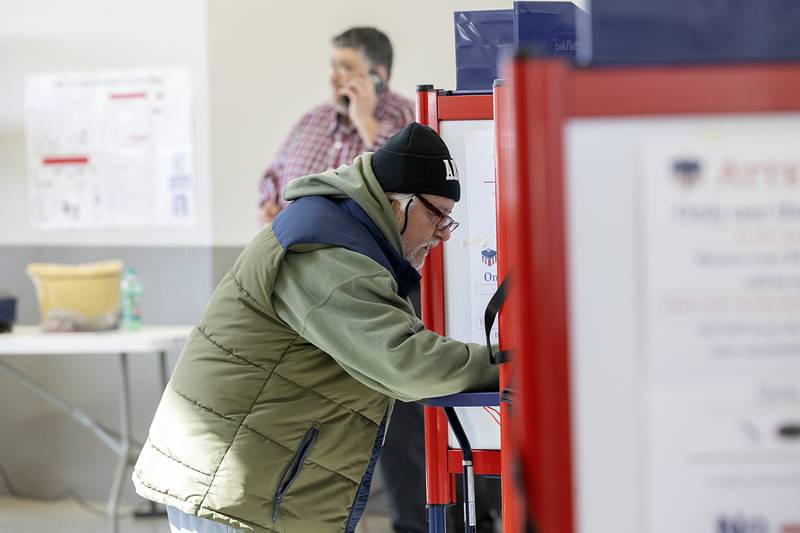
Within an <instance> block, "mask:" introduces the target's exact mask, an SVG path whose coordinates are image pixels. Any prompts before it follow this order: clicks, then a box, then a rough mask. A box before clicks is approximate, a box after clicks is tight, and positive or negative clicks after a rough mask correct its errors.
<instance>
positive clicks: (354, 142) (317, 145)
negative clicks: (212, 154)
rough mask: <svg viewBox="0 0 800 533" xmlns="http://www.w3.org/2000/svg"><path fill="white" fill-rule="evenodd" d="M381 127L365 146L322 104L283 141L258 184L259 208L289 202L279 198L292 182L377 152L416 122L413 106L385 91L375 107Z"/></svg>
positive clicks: (332, 108)
mask: <svg viewBox="0 0 800 533" xmlns="http://www.w3.org/2000/svg"><path fill="white" fill-rule="evenodd" d="M375 119H376V120H377V121H378V123H379V127H378V132H377V135H376V137H375V142H373V143H372V145H371V146H367V145H366V144H364V141H363V140H362V139H361V137H360V136H359V134H358V130H356V127H355V126H354V125H353V124H352V123H351V122H350V121H349V120H345V119H344V117H343V116H342V115H341V114H340V113H339V112H338V111H337V109H336V107H335V106H334V105H333V104H323V105H320V106H318V107H315V108H314V109H312V110H311V111H309V112H308V113H306V114H305V115H304V116H303V118H301V119H300V121H299V122H298V123H297V124H295V126H294V127H293V128H292V130H291V131H290V132H289V135H288V136H287V137H286V140H284V142H283V145H282V146H281V148H280V150H279V151H278V155H277V156H276V157H275V160H274V161H273V162H272V165H271V166H270V167H269V168H268V169H267V171H266V172H265V173H264V176H263V177H262V178H261V183H260V184H259V201H258V203H259V205H261V204H263V203H264V202H267V201H270V202H279V203H280V204H281V205H283V206H285V205H286V203H287V202H286V201H285V200H284V199H283V197H282V196H281V195H280V191H281V190H282V189H283V186H284V185H286V184H287V183H288V182H289V181H290V180H293V179H294V178H299V177H301V176H307V175H309V174H317V173H320V172H324V171H326V170H329V169H332V168H337V167H339V166H340V165H343V164H349V163H351V162H352V161H353V159H355V157H356V156H358V155H360V154H361V153H363V152H374V151H375V150H377V149H378V148H380V147H381V146H383V145H384V143H386V141H387V140H389V137H391V136H392V135H394V134H395V133H397V132H398V131H400V130H401V129H402V128H403V127H404V126H405V125H406V124H408V123H410V122H413V121H414V103H413V102H412V101H411V100H409V99H408V98H404V97H402V96H400V95H399V94H397V93H393V92H391V91H386V92H385V93H384V94H383V95H382V96H381V97H380V99H379V100H378V105H377V106H376V107H375Z"/></svg>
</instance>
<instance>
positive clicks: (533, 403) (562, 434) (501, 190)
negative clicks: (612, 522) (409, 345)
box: [429, 57, 800, 533]
mask: <svg viewBox="0 0 800 533" xmlns="http://www.w3.org/2000/svg"><path fill="white" fill-rule="evenodd" d="M508 90H509V92H510V94H509V100H510V104H509V105H510V106H511V107H510V108H509V109H510V110H511V113H510V120H509V121H508V122H507V123H505V124H503V125H500V126H499V127H498V131H499V136H500V137H503V136H505V137H506V138H507V139H513V146H512V147H511V149H510V151H508V152H506V157H510V158H511V160H512V162H511V165H510V166H509V168H508V172H504V173H503V174H502V177H503V178H504V179H502V180H498V183H497V198H498V207H499V209H498V227H499V228H513V229H514V231H513V232H511V233H507V234H505V239H506V242H505V243H503V242H500V243H498V255H499V257H502V258H504V261H505V262H506V268H507V266H508V265H511V266H513V268H514V287H513V289H512V290H511V292H510V294H509V298H508V301H507V302H506V305H505V308H504V313H507V315H508V316H514V317H515V319H514V321H513V322H511V321H510V320H506V321H501V323H500V339H501V341H504V342H505V343H506V346H508V347H510V348H511V349H512V351H513V355H514V370H515V390H516V391H517V396H516V398H515V399H516V401H515V404H514V408H515V411H514V426H513V428H512V430H513V444H514V448H515V449H516V450H518V451H519V453H518V455H517V456H516V457H515V461H519V462H520V468H521V478H522V488H521V490H522V492H521V494H519V498H520V502H521V506H524V507H525V510H524V513H525V515H526V516H527V519H528V520H530V521H531V523H532V524H533V525H534V526H535V531H537V533H576V529H575V523H576V518H575V508H574V505H575V500H574V498H573V494H574V492H575V490H574V468H573V459H572V457H573V456H572V450H571V446H572V442H573V439H572V429H571V415H570V413H571V411H570V409H571V407H570V381H569V364H570V361H569V336H568V335H569V324H568V304H567V302H568V300H567V291H568V286H567V279H566V272H567V270H566V268H567V264H568V263H567V247H566V239H565V230H566V228H565V207H564V206H565V192H564V191H565V183H564V155H563V154H564V146H563V139H564V126H565V124H566V122H567V121H568V120H569V119H571V118H592V117H594V118H597V117H608V118H614V117H633V116H670V115H704V114H727V113H770V112H798V111H800V65H798V64H771V65H766V64H765V65H728V66H702V67H700V66H680V67H676V66H673V67H659V68H652V67H649V68H642V67H638V68H603V69H591V68H590V69H573V68H571V67H570V66H569V65H567V64H566V63H565V62H563V61H560V60H556V59H542V58H538V59H537V58H525V57H518V58H515V59H514V60H513V62H512V64H511V68H510V76H509V84H508ZM504 128H505V129H504ZM509 145H510V143H509ZM501 148H502V144H501ZM503 159H504V156H503V154H500V157H498V160H503ZM505 161H508V159H505ZM436 268H439V269H440V268H441V267H440V266H439V267H437V266H433V269H436ZM437 272H438V271H437ZM429 297H436V296H435V295H431V296H429ZM439 297H441V296H439ZM429 305H430V304H429ZM434 308H435V307H434ZM501 318H502V317H501ZM522 443H524V446H523V445H522ZM504 446H505V444H504ZM523 525H524V524H523V523H522V522H520V526H523ZM521 530H522V529H521V528H520V529H518V530H515V531H521Z"/></svg>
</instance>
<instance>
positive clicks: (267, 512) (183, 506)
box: [133, 123, 497, 533]
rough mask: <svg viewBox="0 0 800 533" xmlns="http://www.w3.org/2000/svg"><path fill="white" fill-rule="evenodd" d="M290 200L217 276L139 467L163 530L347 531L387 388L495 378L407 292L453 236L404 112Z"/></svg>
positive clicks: (437, 150)
mask: <svg viewBox="0 0 800 533" xmlns="http://www.w3.org/2000/svg"><path fill="white" fill-rule="evenodd" d="M283 194H284V197H285V198H286V199H287V200H290V201H291V204H290V205H289V206H288V207H287V208H286V209H284V210H283V211H281V213H280V214H279V215H278V216H277V217H276V218H275V220H274V221H273V223H272V224H271V225H268V226H267V227H265V228H264V230H262V231H261V233H259V234H258V235H257V236H256V237H255V238H254V239H253V241H252V242H251V243H250V244H249V245H248V246H247V248H246V249H245V250H244V251H243V252H242V254H241V255H240V256H239V258H238V259H237V261H236V263H235V264H234V266H233V268H232V269H231V271H230V272H228V274H226V276H225V277H224V278H223V280H222V282H221V283H220V285H219V286H218V287H217V289H216V290H215V291H214V294H213V295H212V297H211V301H210V302H209V304H208V306H207V308H206V310H205V312H204V314H203V317H202V318H201V320H200V323H199V324H198V326H197V327H196V328H195V329H194V330H193V332H192V334H191V335H190V337H189V339H188V341H187V343H186V346H185V348H184V350H183V353H182V354H181V357H180V359H179V361H178V364H177V366H176V368H175V371H174V373H173V375H172V379H171V380H170V382H169V385H168V387H167V389H166V391H165V392H164V396H163V398H162V400H161V403H160V405H159V407H158V410H157V412H156V415H155V418H154V419H153V423H152V426H151V428H150V435H149V437H148V439H147V442H146V443H145V445H144V448H143V450H142V453H141V455H140V456H139V460H138V462H137V464H136V467H135V469H134V474H133V481H134V484H135V486H136V490H137V492H138V493H139V494H140V495H142V496H143V497H145V498H148V499H151V500H153V501H156V502H159V503H162V504H165V505H167V506H168V514H169V518H170V523H171V526H172V528H173V531H183V532H230V531H257V532H264V531H268V532H280V533H326V532H345V533H352V532H353V531H355V528H356V525H357V523H358V520H359V519H360V517H361V515H362V514H363V511H364V507H365V506H366V501H367V496H368V494H369V485H370V482H371V479H372V472H373V470H374V466H375V462H376V461H377V458H378V455H379V453H380V448H381V444H382V442H383V437H384V434H385V431H386V427H387V425H388V423H389V419H390V416H391V411H392V405H393V403H394V400H395V399H397V400H403V401H417V400H420V399H423V398H430V397H436V396H444V395H448V394H454V393H457V392H462V391H465V390H492V389H494V390H496V388H497V371H496V369H495V368H494V367H492V366H491V365H490V364H489V360H488V353H487V349H486V348H485V347H482V346H479V345H477V344H465V343H462V342H459V341H456V340H453V339H449V338H447V337H442V336H439V335H436V334H435V333H433V332H431V331H428V330H426V329H425V328H424V326H423V324H422V323H421V322H420V320H419V319H418V318H417V317H416V316H415V314H414V309H413V307H412V306H411V304H410V303H409V301H408V299H407V295H408V291H409V290H410V289H411V288H412V287H414V286H415V285H416V284H417V283H418V282H419V274H418V272H417V270H418V269H420V268H421V267H422V264H423V262H424V260H425V256H426V255H427V254H428V252H429V251H430V249H431V248H433V247H434V246H437V245H438V244H439V243H440V242H442V241H446V240H448V239H449V238H450V235H451V233H452V231H454V230H455V229H456V227H457V226H458V223H457V222H456V221H454V220H453V219H452V218H451V217H450V215H449V214H450V211H451V210H452V208H453V206H454V204H455V202H457V201H458V200H459V199H460V195H461V191H460V185H459V182H458V171H457V169H456V166H455V163H454V162H453V160H452V158H451V157H450V152H449V150H448V149H447V146H446V145H445V144H444V142H443V141H442V140H441V139H440V138H439V136H438V135H437V134H436V133H435V132H434V131H433V130H431V129H430V128H428V127H426V126H422V125H420V124H416V123H412V124H410V125H409V126H407V127H406V128H404V129H403V130H401V131H400V132H399V133H398V134H396V135H395V136H394V137H392V138H391V139H389V141H388V142H387V143H386V144H385V145H384V147H383V148H381V149H379V150H378V151H377V152H375V153H365V154H363V155H361V156H358V157H357V158H356V159H355V160H354V161H353V163H352V165H349V166H342V167H340V168H338V169H336V170H331V171H328V172H325V173H322V174H316V175H311V176H306V177H304V178H299V179H296V180H294V181H292V182H291V183H289V184H288V185H287V186H286V187H285V189H284V192H283Z"/></svg>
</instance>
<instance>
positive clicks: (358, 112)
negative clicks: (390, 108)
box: [339, 74, 379, 146]
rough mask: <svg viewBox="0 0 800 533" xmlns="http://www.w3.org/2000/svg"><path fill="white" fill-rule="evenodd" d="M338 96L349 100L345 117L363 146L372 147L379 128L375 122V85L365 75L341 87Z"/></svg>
mask: <svg viewBox="0 0 800 533" xmlns="http://www.w3.org/2000/svg"><path fill="white" fill-rule="evenodd" d="M339 95H340V96H347V98H349V100H350V104H349V105H348V108H347V116H348V117H350V120H351V121H352V122H353V125H354V126H355V127H356V129H357V130H358V134H359V136H360V137H361V140H363V141H364V144H366V145H367V146H372V143H373V142H374V141H375V136H376V135H377V133H378V126H379V125H378V121H377V120H375V107H376V106H377V105H378V95H377V94H375V85H373V83H372V79H371V78H370V77H369V76H368V75H366V74H363V75H361V76H357V77H354V78H353V79H351V80H349V81H348V82H347V83H346V84H345V85H344V87H342V89H341V90H340V91H339Z"/></svg>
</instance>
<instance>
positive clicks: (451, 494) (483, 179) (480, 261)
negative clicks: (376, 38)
mask: <svg viewBox="0 0 800 533" xmlns="http://www.w3.org/2000/svg"><path fill="white" fill-rule="evenodd" d="M494 108H495V98H494V97H493V95H492V94H491V93H484V94H474V93H473V94H459V93H453V92H449V91H438V90H435V89H434V88H433V87H432V86H426V85H422V86H419V87H418V89H417V115H418V117H417V118H418V121H419V122H420V123H422V124H426V125H428V126H430V127H431V128H433V129H434V130H436V131H437V132H438V133H439V134H440V135H441V137H442V139H443V140H444V141H445V142H446V143H447V146H448V148H449V149H450V153H451V155H452V157H453V160H454V161H455V162H456V166H457V167H458V173H459V181H460V185H461V201H460V202H458V203H457V204H456V205H455V207H454V209H453V213H452V216H453V218H454V219H456V220H458V221H459V222H460V223H461V225H460V226H459V229H458V231H457V232H454V233H453V234H452V235H451V238H450V240H449V241H447V242H446V243H444V244H443V245H442V246H439V247H436V248H434V249H433V250H432V251H431V253H430V254H429V256H428V259H427V261H426V264H425V268H424V269H423V272H422V283H421V303H422V317H423V320H424V321H425V324H426V326H427V327H428V328H429V329H431V330H433V331H435V332H437V333H439V334H442V335H447V336H449V337H452V338H455V339H458V340H461V341H465V342H475V343H479V344H486V342H487V341H486V336H487V333H486V324H485V322H484V320H485V317H484V314H485V310H486V307H487V304H488V303H489V301H490V299H491V298H492V296H493V295H494V294H495V291H496V290H497V288H498V271H499V270H498V269H499V265H498V263H500V262H501V257H500V256H499V254H498V250H497V247H498V232H497V227H496V223H495V219H496V199H495V174H496V158H495V152H496V151H497V149H496V142H497V136H496V129H495V121H494V113H495V109H494ZM497 332H498V329H497V324H496V323H495V324H494V327H491V328H490V329H489V334H488V335H489V341H490V342H491V343H492V344H496V343H497V342H498V333H497ZM508 367H509V365H508V364H500V374H501V378H500V391H498V392H492V393H486V394H483V395H481V394H472V395H470V394H465V395H454V396H453V397H446V398H443V399H435V400H432V401H430V402H428V405H427V406H426V407H425V440H426V451H425V453H426V482H427V496H428V500H427V501H428V508H429V524H430V530H431V531H432V532H437V531H442V532H443V531H444V530H445V529H444V527H445V523H444V508H445V507H446V506H448V505H451V504H452V503H454V502H455V479H454V476H455V475H456V474H461V473H462V452H461V450H460V449H459V448H460V444H459V441H458V440H457V439H456V437H455V435H454V433H453V431H452V429H451V428H448V421H447V418H446V417H445V415H444V413H443V411H442V407H444V406H450V407H454V409H455V411H456V413H457V416H458V419H459V421H460V424H461V425H462V426H463V429H464V431H465V433H466V436H467V438H468V440H469V443H470V445H471V447H472V455H473V457H472V462H473V470H474V473H475V475H492V476H501V479H502V485H503V509H504V522H503V529H504V531H514V529H513V521H511V519H508V520H506V515H507V516H509V517H510V516H513V515H514V513H513V512H511V509H512V508H513V506H514V503H513V502H512V500H511V498H512V496H513V495H512V493H511V491H510V490H509V488H508V487H509V486H510V482H511V474H510V470H509V468H510V465H511V460H510V453H508V454H507V453H506V452H507V450H510V447H508V443H509V442H510V433H509V429H510V424H509V411H508V404H507V403H506V402H504V401H501V399H502V398H503V395H502V393H501V392H502V391H503V390H504V386H505V384H506V383H507V382H508V380H509V377H510V368H508ZM476 505H478V506H480V502H476ZM506 511H508V512H506Z"/></svg>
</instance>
